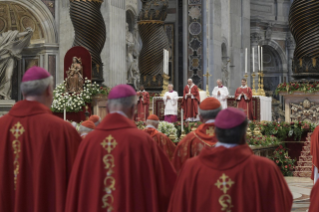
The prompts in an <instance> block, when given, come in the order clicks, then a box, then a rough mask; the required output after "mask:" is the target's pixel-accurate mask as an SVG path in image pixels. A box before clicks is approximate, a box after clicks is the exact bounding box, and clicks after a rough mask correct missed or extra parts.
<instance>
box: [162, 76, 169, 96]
mask: <svg viewBox="0 0 319 212" xmlns="http://www.w3.org/2000/svg"><path fill="white" fill-rule="evenodd" d="M162 76H163V90H162V93H161V96H162V97H163V96H164V95H165V93H166V92H167V91H168V83H169V82H168V80H169V78H170V77H169V76H168V75H166V74H163V75H162Z"/></svg>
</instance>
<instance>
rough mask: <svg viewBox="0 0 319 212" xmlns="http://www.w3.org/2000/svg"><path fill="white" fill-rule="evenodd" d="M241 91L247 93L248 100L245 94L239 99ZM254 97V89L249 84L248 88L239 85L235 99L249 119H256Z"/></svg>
mask: <svg viewBox="0 0 319 212" xmlns="http://www.w3.org/2000/svg"><path fill="white" fill-rule="evenodd" d="M241 93H244V94H245V95H246V97H247V100H246V99H245V97H244V95H242V96H241V97H240V100H238V97H239V96H240V95H241ZM252 97H253V95H252V91H251V89H250V88H249V87H248V86H247V87H246V88H242V87H239V88H237V89H236V92H235V99H236V101H237V108H241V109H243V110H244V111H245V113H246V115H247V118H248V119H249V120H254V116H253V102H252Z"/></svg>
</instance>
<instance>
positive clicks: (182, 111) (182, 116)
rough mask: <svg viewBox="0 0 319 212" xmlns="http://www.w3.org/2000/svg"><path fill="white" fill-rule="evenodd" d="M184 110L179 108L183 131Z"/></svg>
mask: <svg viewBox="0 0 319 212" xmlns="http://www.w3.org/2000/svg"><path fill="white" fill-rule="evenodd" d="M183 121H184V110H183V109H181V131H182V132H184V122H183Z"/></svg>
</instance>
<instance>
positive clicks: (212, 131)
mask: <svg viewBox="0 0 319 212" xmlns="http://www.w3.org/2000/svg"><path fill="white" fill-rule="evenodd" d="M206 134H207V135H209V136H213V135H214V134H215V129H214V128H213V127H210V128H208V129H207V130H206Z"/></svg>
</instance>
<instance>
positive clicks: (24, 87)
mask: <svg viewBox="0 0 319 212" xmlns="http://www.w3.org/2000/svg"><path fill="white" fill-rule="evenodd" d="M49 86H51V87H52V86H53V77H52V76H50V77H47V78H45V79H40V80H33V81H28V82H22V83H21V92H22V93H23V95H25V96H39V95H41V94H43V93H44V91H45V90H46V89H47V88H48V87H49Z"/></svg>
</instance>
